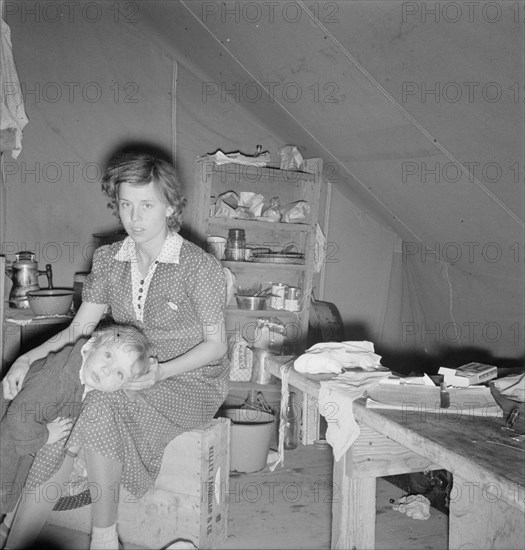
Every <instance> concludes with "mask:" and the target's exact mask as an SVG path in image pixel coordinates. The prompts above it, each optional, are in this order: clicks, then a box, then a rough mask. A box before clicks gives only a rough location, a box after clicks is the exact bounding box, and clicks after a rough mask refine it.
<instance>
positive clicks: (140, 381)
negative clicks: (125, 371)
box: [122, 357, 162, 391]
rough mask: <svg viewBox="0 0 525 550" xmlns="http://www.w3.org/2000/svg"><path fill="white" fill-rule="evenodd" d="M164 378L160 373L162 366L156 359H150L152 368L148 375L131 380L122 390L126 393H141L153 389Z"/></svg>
mask: <svg viewBox="0 0 525 550" xmlns="http://www.w3.org/2000/svg"><path fill="white" fill-rule="evenodd" d="M161 378H162V376H161V372H160V365H159V362H158V361H157V359H156V358H154V357H151V358H150V368H149V371H148V373H147V374H143V375H142V376H141V377H140V378H135V379H134V380H129V381H128V382H126V383H125V384H124V386H123V388H122V389H124V390H126V391H128V390H129V391H139V390H145V389H146V388H151V386H153V385H154V384H156V383H157V382H158V381H159V380H160V379H161Z"/></svg>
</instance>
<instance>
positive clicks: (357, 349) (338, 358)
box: [294, 340, 381, 374]
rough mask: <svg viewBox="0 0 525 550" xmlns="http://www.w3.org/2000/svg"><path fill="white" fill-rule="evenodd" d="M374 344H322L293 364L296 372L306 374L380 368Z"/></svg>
mask: <svg viewBox="0 0 525 550" xmlns="http://www.w3.org/2000/svg"><path fill="white" fill-rule="evenodd" d="M380 361H381V356H380V355H377V354H376V353H374V344H373V343H372V342H367V341H366V340H364V341H362V342H322V343H319V344H315V345H313V346H312V347H311V348H309V349H307V350H306V351H305V352H304V353H303V354H302V355H300V356H299V357H298V358H297V359H296V360H295V362H294V367H295V370H296V371H297V372H304V373H308V374H319V373H326V372H331V373H339V372H341V371H342V370H343V369H344V368H352V367H360V368H363V369H374V368H377V367H380V366H381V363H380Z"/></svg>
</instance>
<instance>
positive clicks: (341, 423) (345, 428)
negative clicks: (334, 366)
mask: <svg viewBox="0 0 525 550" xmlns="http://www.w3.org/2000/svg"><path fill="white" fill-rule="evenodd" d="M389 374H390V371H388V370H386V369H383V368H382V369H381V370H368V371H362V372H344V373H342V374H340V375H339V376H337V377H336V378H333V379H332V380H326V381H321V389H320V390H319V412H320V414H322V415H323V416H324V417H325V419H326V424H327V429H326V441H327V442H328V443H329V444H330V445H331V446H332V449H333V453H334V459H335V460H336V461H339V460H340V459H341V457H342V456H343V455H344V454H345V453H346V451H347V450H348V449H349V448H350V446H351V445H352V444H353V443H354V441H355V440H356V439H357V438H358V436H359V433H360V430H359V426H358V424H357V422H356V421H355V418H354V413H353V402H354V400H355V399H358V398H359V397H363V395H364V394H365V392H366V391H367V390H369V389H370V388H372V387H374V386H376V385H377V384H378V383H379V381H380V380H381V379H382V378H384V377H385V376H388V375H389Z"/></svg>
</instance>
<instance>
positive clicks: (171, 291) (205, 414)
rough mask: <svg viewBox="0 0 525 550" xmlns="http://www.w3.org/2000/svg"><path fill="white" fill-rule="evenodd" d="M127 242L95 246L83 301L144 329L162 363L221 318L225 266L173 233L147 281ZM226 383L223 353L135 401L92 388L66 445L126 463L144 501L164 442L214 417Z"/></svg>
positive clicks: (126, 480) (130, 482)
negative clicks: (137, 271)
mask: <svg viewBox="0 0 525 550" xmlns="http://www.w3.org/2000/svg"><path fill="white" fill-rule="evenodd" d="M129 241H130V239H126V240H125V241H124V242H123V243H120V242H119V243H113V244H111V245H107V246H103V247H100V248H98V249H97V250H96V253H95V257H94V260H93V267H92V271H91V274H90V275H89V276H88V278H87V280H86V282H85V283H84V290H83V296H82V298H83V301H85V302H90V303H97V304H109V306H110V307H111V314H112V317H113V318H114V319H115V321H117V322H125V323H133V324H135V325H136V326H138V327H140V328H142V329H143V330H144V332H145V334H146V336H147V337H148V339H149V341H150V342H151V343H152V344H153V345H154V346H155V350H156V352H157V357H158V360H159V362H161V363H162V362H164V361H167V360H169V359H172V358H174V357H177V356H179V355H182V354H184V353H185V352H186V351H188V350H189V349H191V348H193V347H195V346H196V345H197V344H199V343H200V342H201V341H202V325H203V324H216V323H218V322H221V321H223V318H224V317H223V316H224V305H225V293H226V287H225V279H224V275H223V271H222V267H221V265H220V263H219V262H218V261H217V260H215V258H213V257H212V256H210V255H209V254H207V253H205V252H204V251H203V250H201V249H200V248H198V247H197V246H195V245H193V244H192V243H190V242H188V241H186V240H184V239H182V237H180V236H179V235H178V234H172V235H170V236H169V237H168V238H167V239H166V242H165V244H164V247H163V249H162V251H161V254H160V255H159V257H158V258H157V262H156V263H155V265H154V267H153V272H151V273H148V275H147V276H146V278H144V279H142V278H140V276H139V277H137V276H136V274H135V275H133V271H134V269H136V265H134V262H133V258H134V247H132V246H130V244H129ZM126 243H128V244H126ZM150 271H151V270H150ZM146 279H147V280H146ZM138 296H141V298H140V299H139V298H138ZM138 306H140V307H138ZM228 380H229V364H228V362H227V359H226V358H224V359H222V360H219V361H216V362H214V363H212V364H210V365H206V366H204V367H200V368H197V369H195V370H193V371H191V372H187V373H183V374H181V375H177V376H173V377H171V378H167V379H165V380H161V381H160V382H158V383H157V384H156V385H155V386H154V387H152V388H149V389H147V390H143V391H141V392H139V393H137V394H135V395H136V397H135V398H134V399H133V398H129V397H128V396H127V395H126V394H125V393H124V392H122V391H119V392H115V393H102V392H98V391H92V392H89V393H88V394H87V396H86V398H85V400H84V403H83V411H82V414H81V415H80V418H79V419H78V420H77V422H76V424H75V427H74V429H73V432H72V434H71V437H70V439H69V443H68V445H69V446H72V445H78V444H81V445H84V446H85V447H86V448H87V449H91V450H94V451H96V452H98V453H100V454H102V455H103V456H106V457H108V458H111V459H114V460H118V461H119V462H122V463H123V476H122V484H123V485H124V487H126V489H127V490H128V491H130V492H131V493H132V494H134V495H136V496H137V497H139V498H140V497H141V496H142V495H143V494H144V493H145V492H146V491H147V490H148V489H149V488H150V487H151V486H152V484H153V482H154V480H155V478H156V477H157V475H158V472H159V470H160V465H161V462H162V457H163V453H164V449H165V447H166V445H167V444H168V443H169V442H170V441H171V440H172V439H173V438H174V437H176V436H177V435H179V434H181V433H183V432H185V431H189V430H192V429H195V428H198V427H201V426H203V425H204V424H206V423H207V422H209V421H210V420H211V419H212V418H213V416H214V414H215V413H216V411H217V410H218V408H219V407H220V405H221V404H222V403H223V402H224V400H225V398H226V395H227V392H228Z"/></svg>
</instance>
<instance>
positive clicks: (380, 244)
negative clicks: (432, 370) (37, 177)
mask: <svg viewBox="0 0 525 550" xmlns="http://www.w3.org/2000/svg"><path fill="white" fill-rule="evenodd" d="M91 4H93V3H91ZM432 4H436V5H437V6H438V14H437V15H436V14H434V15H432V13H431V12H430V11H428V10H427V11H425V9H426V8H424V5H425V4H424V3H422V2H401V1H397V0H393V1H383V2H379V1H375V0H367V1H351V0H349V1H339V2H333V1H331V2H314V3H311V4H310V7H313V11H309V9H308V5H309V4H308V3H306V2H302V1H298V2H292V1H290V2H280V3H272V2H255V1H254V2H234V1H232V2H207V1H202V2H201V1H196V0H191V1H175V0H173V1H168V0H151V1H141V2H136V3H122V4H121V5H120V9H121V13H120V16H119V18H118V23H122V24H115V22H116V19H115V18H116V15H115V14H116V12H115V11H114V10H113V11H111V12H109V11H108V10H106V11H105V12H104V11H103V14H104V15H105V16H106V18H105V19H104V18H102V19H101V20H100V21H99V20H97V21H96V24H93V23H92V22H91V21H87V20H82V18H80V17H78V18H77V19H76V20H75V21H69V20H67V18H62V19H61V20H60V21H58V22H55V21H51V22H48V21H46V20H45V18H43V19H41V20H40V21H38V22H36V21H34V20H32V19H31V18H27V19H26V20H22V18H21V16H20V13H19V12H16V13H15V12H13V13H12V14H11V17H10V18H9V17H8V19H7V21H8V23H9V24H10V26H11V28H12V33H13V41H14V44H15V55H17V65H18V69H19V73H20V74H21V79H25V80H26V81H28V82H30V81H31V79H33V81H35V80H38V79H40V80H41V82H42V83H44V82H48V81H50V80H53V81H55V82H60V81H79V82H80V83H83V82H86V81H90V82H91V81H93V82H98V83H100V84H101V87H102V88H103V89H104V90H106V88H109V86H110V83H111V79H114V81H115V82H116V83H119V82H120V83H121V84H122V83H126V82H128V83H131V82H135V83H136V88H135V89H133V90H130V89H129V88H128V89H125V90H124V89H123V88H121V89H120V92H122V93H126V92H127V93H129V92H130V91H132V92H134V91H137V92H138V93H136V94H135V95H133V99H134V100H135V99H136V100H137V101H135V102H134V103H131V102H127V103H126V102H123V101H120V102H117V101H115V100H114V94H110V98H109V100H107V101H106V103H104V99H105V98H106V97H107V94H106V96H104V97H103V98H102V100H101V101H98V102H91V103H89V102H86V101H83V102H82V101H80V100H78V99H77V98H75V101H74V102H62V103H60V102H56V103H53V102H45V101H39V102H37V101H33V100H34V97H30V98H29V100H30V101H29V103H28V104H26V108H27V112H28V116H29V118H30V124H29V125H28V126H27V128H26V131H25V132H24V140H25V142H24V143H25V144H24V150H23V152H22V155H21V160H22V162H27V163H28V165H34V164H35V162H40V163H41V164H42V165H44V164H45V162H46V161H48V160H49V158H50V157H49V155H50V154H52V155H53V156H52V159H53V161H54V162H55V163H56V164H59V163H62V164H64V163H65V161H67V162H69V163H70V164H71V163H72V161H75V162H76V161H77V160H79V161H82V162H84V164H86V165H87V164H93V163H94V161H95V160H96V161H99V162H102V161H104V160H106V159H105V155H107V154H108V153H109V152H110V151H111V149H112V148H114V147H116V145H117V144H118V142H119V141H122V140H124V139H127V140H129V141H138V140H139V139H143V140H149V141H151V142H152V143H153V144H159V145H162V146H164V147H166V148H168V149H169V148H171V149H172V150H173V151H174V152H176V155H177V160H178V162H179V168H180V170H181V173H182V175H183V178H184V180H185V181H191V178H192V177H193V160H194V158H195V157H196V156H197V155H200V154H204V153H211V152H214V151H215V150H216V149H217V148H221V149H222V150H224V151H226V152H229V151H231V150H237V149H241V150H242V151H243V152H244V153H246V154H250V153H251V152H252V151H253V150H254V148H255V145H256V144H259V143H261V144H262V145H263V147H264V148H267V149H268V150H270V151H271V153H272V157H274V158H275V159H277V151H278V147H279V146H280V145H283V144H285V143H294V144H297V145H298V146H299V147H300V148H301V151H302V153H303V156H304V157H307V158H311V157H321V158H323V159H324V162H325V177H326V178H327V180H330V181H331V182H332V187H331V188H332V196H331V205H330V212H331V215H330V219H329V222H328V223H327V225H324V226H323V227H324V228H325V229H326V230H327V233H328V234H327V238H328V240H329V241H330V242H331V243H332V244H334V245H335V246H336V249H337V252H338V254H339V255H338V256H337V258H336V261H334V262H329V261H327V263H326V272H325V274H324V288H323V289H322V290H323V291H324V292H323V295H322V296H323V298H324V299H326V300H330V301H333V302H336V303H337V305H338V307H339V309H340V310H341V313H342V315H343V319H344V321H345V324H346V326H347V338H348V339H360V338H361V336H363V337H367V338H368V339H371V340H372V341H374V342H375V343H376V344H379V345H380V346H381V345H382V346H389V347H390V348H396V347H397V348H400V349H401V348H403V347H411V348H416V349H418V350H421V351H422V352H423V353H429V354H430V353H435V352H439V353H441V355H443V352H446V349H447V348H448V347H452V348H457V349H479V350H483V351H484V353H486V354H487V355H489V356H494V357H503V358H513V359H518V358H523V357H524V331H525V321H524V307H525V306H524V294H525V289H524V273H523V271H524V270H523V267H524V256H525V250H524V240H525V239H524V208H525V200H524V185H523V178H524V171H525V162H524V119H525V117H524V105H525V104H524V102H523V99H524V97H523V96H524V94H525V90H524V88H523V81H524V54H523V48H524V27H523V24H522V23H520V21H519V14H518V16H517V15H516V13H515V12H516V8H515V6H516V2H498V3H494V2H491V3H490V5H492V6H500V7H501V12H500V13H498V12H497V8H495V7H493V8H492V10H496V11H490V10H485V11H482V10H481V7H479V8H477V7H476V6H473V4H471V6H472V7H471V9H472V10H474V11H473V12H460V13H459V14H458V12H453V11H452V7H453V6H456V7H457V6H460V4H459V3H439V2H437V3H432ZM445 5H449V6H450V5H452V7H449V8H446V9H447V10H450V11H443V10H444V6H445ZM513 6H514V8H513ZM131 8H136V10H135V11H133V10H132V11H130V9H131ZM110 16H111V17H110ZM108 17H109V19H108ZM517 17H518V19H517ZM436 19H438V20H436ZM456 19H457V20H456ZM75 46H76V47H75ZM34 52H38V54H39V55H38V56H37V57H35V54H34ZM82 75H83V76H82ZM115 82H114V83H115ZM170 86H171V90H169V87H170ZM31 89H35V85H34V84H33V88H31ZM114 89H115V88H114V87H113V88H111V90H112V91H113V92H114ZM167 90H168V91H167ZM77 96H78V94H77ZM170 103H171V109H172V111H171V114H170ZM170 116H171V120H170ZM66 176H67V174H66V173H65V174H64V177H63V179H64V178H66ZM17 178H18V179H20V172H17V173H14V170H13V175H12V176H11V178H10V180H11V181H12V183H9V181H8V189H7V191H8V202H9V203H10V204H13V206H14V209H13V211H17V208H18V212H19V216H17V217H15V216H11V218H10V217H9V216H8V220H7V232H8V234H11V235H12V239H13V240H15V235H16V239H18V240H24V239H25V240H30V239H31V238H33V237H31V236H32V235H34V234H38V235H44V234H45V235H46V238H48V239H56V240H57V241H58V239H59V230H60V231H63V228H64V227H66V228H68V230H69V231H70V232H71V239H72V240H74V239H75V238H77V239H78V238H79V235H82V236H83V238H85V237H84V235H85V234H86V233H87V234H89V233H90V232H94V231H92V229H95V225H96V224H100V223H102V222H101V220H102V219H103V218H102V217H103V216H106V218H107V213H103V209H104V205H105V202H104V200H103V198H102V197H101V196H98V195H97V196H96V198H95V196H94V193H93V180H92V179H90V180H89V181H86V182H84V183H86V185H83V186H81V187H80V186H79V184H80V183H81V182H78V185H77V181H75V183H74V184H73V185H71V182H69V185H68V186H64V185H62V186H60V183H61V182H58V183H57V182H51V183H52V184H53V185H46V184H45V183H44V182H42V183H41V184H40V185H38V186H35V187H34V188H33V189H32V190H31V191H32V196H35V197H41V199H35V200H40V202H41V204H46V207H45V208H46V209H47V208H50V209H51V208H53V209H54V210H53V212H52V214H51V216H50V215H47V214H45V209H39V210H38V211H35V209H34V208H31V204H27V196H25V197H22V196H18V195H17V193H18V191H17V189H18V188H20V186H18V188H17V184H18V183H19V182H18V181H16V179H17ZM64 183H68V182H67V181H64ZM88 183H89V184H90V185H89V186H88V185H87V184H88ZM22 187H23V186H22ZM25 187H26V188H27V185H26V186H25ZM57 189H60V191H59V192H58V191H57ZM50 193H51V194H54V195H53V197H54V199H55V202H53V201H49V200H44V198H46V199H48V197H49V194H50ZM68 194H71V196H73V195H74V197H75V202H74V203H71V202H70V203H69V204H68V205H67V206H64V202H63V201H64V200H65V199H64V197H67V195H68ZM61 201H62V202H61ZM47 205H49V206H47ZM89 205H91V206H89ZM96 207H98V209H99V210H100V212H97V208H96ZM23 208H25V209H26V210H23ZM87 208H91V209H92V212H93V215H92V216H90V217H89V218H88V217H86V216H83V214H84V213H85V211H86V209H87ZM28 209H30V210H28ZM41 210H42V216H41V215H40V214H41V212H40V211H41ZM10 211H11V209H10ZM55 211H56V212H55ZM59 211H60V213H59V214H58V212H59ZM48 214H49V213H48ZM58 215H60V219H61V220H63V222H62V223H61V224H60V226H58V225H56V224H55V225H56V227H55V226H53V231H55V233H53V231H50V228H49V221H48V220H49V219H53V218H54V219H57V218H56V216H58ZM106 218H104V219H106ZM10 232H11V233H10ZM8 236H9V235H8ZM62 266H63V270H64V271H62V273H68V271H67V270H70V271H71V270H74V269H75V268H76V270H79V266H78V265H75V266H74V265H73V264H72V262H71V261H70V262H69V263H67V262H66V261H64V262H63V263H62ZM58 273H59V276H60V273H61V272H60V270H58ZM361 323H362V324H363V325H364V326H365V327H366V330H365V331H363V332H360V331H359V330H354V328H358V326H359V324H361ZM467 360H476V359H475V358H474V357H473V356H472V355H469V356H468V357H467Z"/></svg>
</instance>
